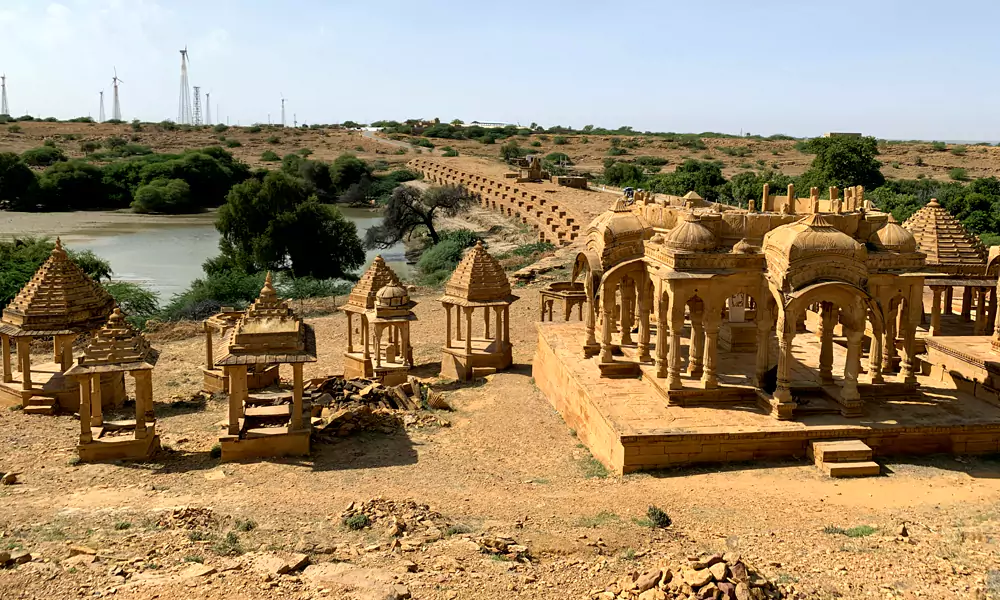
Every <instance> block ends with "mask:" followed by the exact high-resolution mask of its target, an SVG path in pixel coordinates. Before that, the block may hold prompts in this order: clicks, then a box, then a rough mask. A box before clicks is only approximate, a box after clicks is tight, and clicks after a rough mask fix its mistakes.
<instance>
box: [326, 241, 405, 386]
mask: <svg viewBox="0 0 1000 600" xmlns="http://www.w3.org/2000/svg"><path fill="white" fill-rule="evenodd" d="M416 305H417V303H416V302H413V301H412V300H410V295H409V293H408V292H407V291H406V288H405V287H403V286H402V284H400V283H399V278H398V277H397V276H396V274H395V273H394V272H393V270H392V269H391V268H389V265H387V264H385V261H384V260H383V259H382V257H381V256H376V257H375V260H374V261H372V264H371V266H370V267H368V270H367V271H365V274H364V275H362V276H361V279H360V280H358V283H357V284H356V285H355V286H354V289H352V290H351V294H350V296H349V297H348V300H347V304H345V305H344V306H342V307H341V310H343V311H344V314H346V315H347V351H346V352H345V353H344V376H345V377H366V378H376V379H378V380H379V381H381V382H382V383H383V384H385V385H396V384H398V383H403V382H405V381H406V376H407V373H408V372H409V370H410V367H412V366H413V346H412V345H411V344H410V321H416V320H417V317H416V315H414V314H413V307H414V306H416ZM355 319H357V320H355ZM356 324H357V329H355V326H356ZM383 333H385V334H386V335H385V336H384V338H383V335H382V334H383ZM355 335H360V337H361V340H360V342H361V349H360V350H359V349H358V348H357V347H356V346H355V340H354V336H355ZM372 355H374V360H373V359H372Z"/></svg>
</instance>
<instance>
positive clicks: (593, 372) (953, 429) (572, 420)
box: [532, 323, 1000, 473]
mask: <svg viewBox="0 0 1000 600" xmlns="http://www.w3.org/2000/svg"><path fill="white" fill-rule="evenodd" d="M537 328H538V349H537V351H536V354H535V358H534V361H533V364H532V375H533V377H534V379H535V383H536V384H537V385H538V387H539V389H540V390H541V391H542V393H543V394H545V396H546V397H547V398H548V399H549V401H550V402H551V403H552V404H553V406H555V408H556V409H557V410H558V411H559V412H560V413H561V414H562V416H563V419H564V420H565V421H566V423H567V425H568V426H569V427H571V428H574V429H575V430H576V432H577V435H578V436H579V438H580V439H581V441H583V442H584V443H585V444H586V445H587V446H588V447H589V448H590V451H591V452H592V453H593V455H594V457H595V458H597V459H598V460H600V461H601V462H602V463H603V464H605V465H606V466H608V467H609V468H610V469H612V470H614V471H615V472H617V473H628V472H633V471H639V470H650V469H660V468H665V467H672V466H678V465H686V464H695V463H718V462H748V461H754V460H773V459H789V458H794V459H803V460H804V459H805V458H806V456H807V451H808V448H809V444H810V442H812V441H815V440H838V439H853V440H861V441H863V442H864V443H866V444H867V445H868V446H870V447H871V448H872V450H873V453H874V456H875V457H879V456H888V455H906V454H912V455H918V454H934V453H953V454H985V453H992V452H998V451H1000V406H997V405H995V404H993V403H991V402H989V401H987V400H983V399H981V398H977V397H976V396H974V395H973V394H970V393H967V392H965V391H963V390H961V389H957V388H956V386H955V385H954V384H953V383H951V382H949V381H941V380H936V379H935V378H933V377H929V376H925V375H922V376H920V377H918V383H919V385H920V387H919V388H918V389H917V391H915V392H908V393H906V394H901V393H892V394H885V395H881V396H874V397H873V396H869V397H868V398H867V399H866V401H865V406H864V413H863V415H862V416H861V417H860V418H847V417H843V416H841V415H840V414H839V412H838V411H837V410H836V409H835V406H836V403H835V402H833V401H831V400H829V395H831V394H836V393H838V390H839V388H837V387H836V382H835V384H834V385H833V386H819V385H816V382H815V381H814V378H815V372H814V370H813V369H810V368H809V367H808V366H806V365H796V366H794V367H793V369H792V374H793V375H792V380H793V385H794V387H796V388H798V387H800V386H801V387H802V388H803V389H807V388H812V389H815V390H817V395H816V397H815V398H810V402H809V403H808V404H806V405H804V406H802V407H801V408H800V409H797V410H798V411H799V412H798V413H797V415H796V417H795V418H794V419H793V420H790V421H778V420H776V419H774V418H772V417H771V416H770V415H768V414H767V413H766V411H765V410H763V409H761V408H758V406H757V405H756V403H754V402H752V401H750V400H749V399H747V401H745V402H740V401H739V400H736V401H734V402H731V403H718V404H713V405H711V406H668V404H667V402H666V401H665V400H664V398H663V396H662V395H661V393H660V392H659V391H657V390H656V389H654V387H653V383H652V382H651V381H650V380H649V379H650V373H649V371H648V370H647V369H643V373H642V375H641V376H640V377H638V378H632V379H607V378H603V379H602V378H601V377H600V370H599V368H598V364H597V359H596V358H590V359H584V358H583V350H582V343H583V340H584V338H585V335H584V334H585V331H584V326H583V324H581V323H539V324H537ZM966 339H968V338H966ZM795 340H796V344H795V347H794V350H795V352H794V354H795V357H796V360H797V361H801V362H806V363H807V364H808V361H809V359H810V358H811V357H812V355H813V353H814V348H813V347H811V346H810V344H815V336H814V335H812V334H802V335H799V336H796V338H795ZM835 349H836V345H835ZM747 363H749V367H748V368H750V369H752V368H753V361H752V360H748V359H747V355H746V354H729V353H720V354H719V374H720V376H719V380H720V383H722V384H723V385H726V384H727V383H728V384H729V385H734V386H739V385H741V384H743V385H749V383H750V381H749V379H748V377H747V375H745V374H743V373H744V372H745V371H746V367H741V365H745V364H747ZM838 368H839V369H840V370H841V371H842V368H843V357H842V356H841V352H840V351H837V352H836V356H835V362H834V370H835V372H837V369H838ZM727 372H728V373H738V374H737V375H726V373H727ZM866 377H867V376H863V378H862V382H861V383H862V386H860V387H862V388H863V384H864V383H865V381H866ZM887 381H889V382H893V381H894V378H893V377H891V376H890V377H888V378H887ZM684 383H685V390H688V389H690V390H691V391H692V392H694V391H695V390H696V389H697V383H698V382H697V381H695V380H693V379H690V378H685V379H684ZM828 387H829V388H831V389H830V390H829V392H826V388H828ZM863 395H865V394H863ZM827 405H829V406H827Z"/></svg>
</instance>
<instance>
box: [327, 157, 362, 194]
mask: <svg viewBox="0 0 1000 600" xmlns="http://www.w3.org/2000/svg"><path fill="white" fill-rule="evenodd" d="M371 174H372V171H371V167H369V166H368V164H367V163H365V161H363V160H361V159H360V158H358V157H357V156H354V155H353V154H341V155H340V156H338V157H337V159H336V160H334V161H333V163H331V164H330V188H329V190H330V193H331V194H332V195H334V196H339V195H340V194H342V193H344V192H346V191H347V188H349V187H351V186H352V185H354V184H356V183H358V182H359V181H361V179H362V178H363V177H371Z"/></svg>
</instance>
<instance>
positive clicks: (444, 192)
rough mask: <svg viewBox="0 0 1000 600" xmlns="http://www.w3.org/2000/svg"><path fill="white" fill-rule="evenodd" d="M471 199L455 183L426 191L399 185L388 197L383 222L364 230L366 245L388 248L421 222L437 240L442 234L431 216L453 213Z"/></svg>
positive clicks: (456, 212) (433, 240)
mask: <svg viewBox="0 0 1000 600" xmlns="http://www.w3.org/2000/svg"><path fill="white" fill-rule="evenodd" d="M471 201H472V197H471V196H470V195H469V194H468V193H467V192H466V191H465V190H464V189H462V188H461V187H459V186H457V185H443V186H437V187H432V188H428V189H427V190H425V191H421V190H419V189H417V188H416V187H413V186H409V185H401V186H399V187H397V188H396V189H395V190H393V192H392V196H390V197H389V203H388V204H387V205H386V207H385V214H384V215H383V217H382V223H381V224H380V225H377V226H375V227H371V228H369V229H368V231H366V232H365V246H366V247H368V248H383V249H384V248H390V247H392V246H394V245H395V244H397V243H399V242H400V241H402V240H403V239H404V238H406V237H407V236H409V235H410V234H411V233H412V232H413V230H414V229H417V228H419V227H421V226H423V227H426V228H427V234H428V235H429V236H430V237H431V241H432V242H433V243H435V244H436V243H438V242H439V241H441V238H440V236H439V235H438V232H437V230H436V229H435V228H434V218H435V217H437V216H441V215H444V216H449V217H450V216H454V215H456V214H458V212H459V211H461V210H462V209H463V208H465V207H466V206H468V205H469V203H471Z"/></svg>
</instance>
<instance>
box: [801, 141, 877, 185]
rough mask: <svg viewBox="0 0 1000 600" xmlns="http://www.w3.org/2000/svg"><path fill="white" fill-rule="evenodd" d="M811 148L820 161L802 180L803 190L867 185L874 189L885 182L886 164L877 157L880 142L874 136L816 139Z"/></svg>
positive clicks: (814, 161) (804, 174)
mask: <svg viewBox="0 0 1000 600" xmlns="http://www.w3.org/2000/svg"><path fill="white" fill-rule="evenodd" d="M807 146H808V149H809V151H811V152H814V153H815V154H816V158H814V159H813V162H812V165H810V167H809V170H808V171H806V172H805V173H803V174H802V176H801V177H800V178H799V186H800V187H802V188H805V189H808V188H810V187H813V186H815V187H819V188H821V189H822V188H828V187H830V186H834V185H835V186H837V187H839V188H845V187H848V186H852V185H863V186H864V187H865V189H866V190H873V189H875V188H877V187H879V186H880V185H882V184H883V183H885V177H884V176H883V175H882V171H880V168H881V167H882V163H881V162H879V161H878V160H876V158H875V157H876V156H878V142H877V141H876V140H875V138H873V137H831V138H813V139H811V140H809V141H808V142H807Z"/></svg>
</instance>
